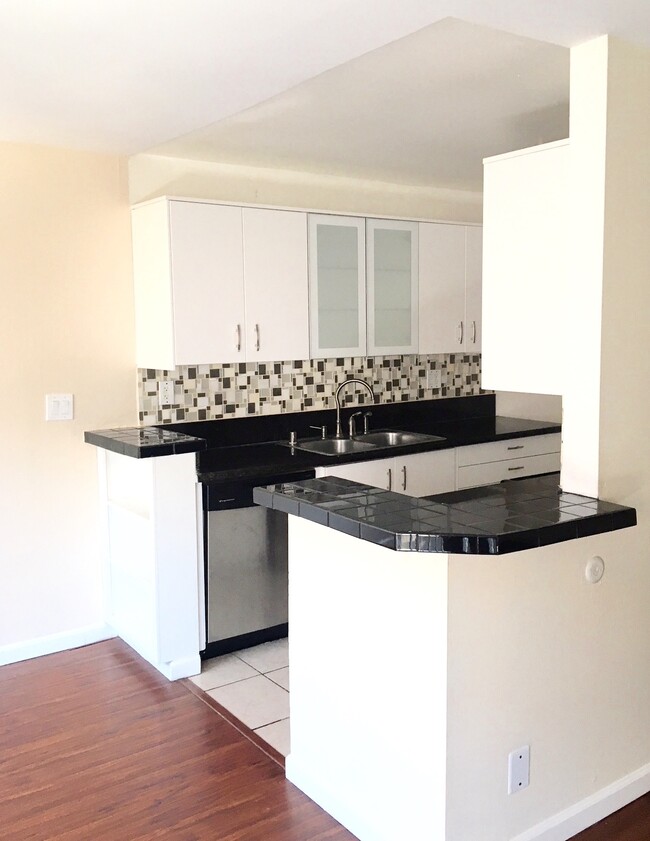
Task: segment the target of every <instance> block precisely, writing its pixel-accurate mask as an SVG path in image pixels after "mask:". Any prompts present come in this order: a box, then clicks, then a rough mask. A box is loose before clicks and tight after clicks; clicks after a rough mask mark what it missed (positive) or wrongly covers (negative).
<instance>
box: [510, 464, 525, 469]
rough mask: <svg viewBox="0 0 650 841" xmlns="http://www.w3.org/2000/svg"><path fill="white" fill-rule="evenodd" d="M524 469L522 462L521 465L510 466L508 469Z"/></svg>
mask: <svg viewBox="0 0 650 841" xmlns="http://www.w3.org/2000/svg"><path fill="white" fill-rule="evenodd" d="M523 469H524V465H523V464H520V465H519V467H509V468H508V470H523Z"/></svg>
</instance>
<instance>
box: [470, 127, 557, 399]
mask: <svg viewBox="0 0 650 841" xmlns="http://www.w3.org/2000/svg"><path fill="white" fill-rule="evenodd" d="M569 155H570V151H569V143H568V141H558V142H556V143H549V144H546V145H544V146H537V147H534V148H532V149H524V150H522V151H519V152H512V153H510V154H507V155H500V156H498V157H496V158H488V159H487V160H486V161H485V162H484V163H485V167H484V171H485V172H484V174H485V177H484V213H483V226H484V227H483V234H484V239H483V356H482V365H481V368H482V386H483V388H490V389H499V390H502V391H521V392H535V393H538V394H562V392H563V390H564V384H563V374H564V371H565V370H566V368H567V365H566V357H567V354H568V349H567V348H568V342H567V337H568V335H569V330H568V325H567V324H565V321H564V318H565V312H566V309H567V308H566V295H567V288H568V286H569V285H570V280H569V277H568V272H569V269H568V266H569V262H570V261H569V259H568V256H569V241H570V237H571V235H572V233H571V232H572V229H573V226H572V224H571V222H572V220H571V219H570V202H569V201H568V200H567V195H568V193H567V190H568V186H567V185H568V184H569V180H570V179H569V176H570V172H569Z"/></svg>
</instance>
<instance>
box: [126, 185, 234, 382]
mask: <svg viewBox="0 0 650 841" xmlns="http://www.w3.org/2000/svg"><path fill="white" fill-rule="evenodd" d="M241 213H242V211H241V208H239V207H225V206H221V205H215V204H204V203H199V202H183V201H167V200H160V201H157V202H151V203H149V204H145V205H141V206H139V207H135V208H134V209H133V211H132V226H133V274H134V284H135V311H136V363H137V365H138V367H141V368H162V369H171V368H175V367H176V366H177V365H194V364H197V365H198V364H205V363H210V362H218V361H221V360H223V361H237V360H243V359H244V358H245V350H244V280H243V259H242V217H241Z"/></svg>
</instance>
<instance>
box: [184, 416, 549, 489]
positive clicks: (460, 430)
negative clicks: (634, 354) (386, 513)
mask: <svg viewBox="0 0 650 841" xmlns="http://www.w3.org/2000/svg"><path fill="white" fill-rule="evenodd" d="M391 428H392V429H400V430H403V431H405V432H424V433H427V434H429V435H439V436H442V437H443V438H444V440H443V441H435V442H426V443H418V444H409V445H408V446H399V447H396V446H393V447H377V448H375V449H373V450H367V451H364V452H361V453H354V454H349V455H343V456H324V455H321V454H317V453H313V452H308V451H305V450H300V449H299V448H297V447H290V446H288V444H286V443H285V442H268V443H260V444H244V445H239V446H232V447H218V448H211V449H208V450H207V451H206V452H204V453H201V454H200V455H199V458H198V475H199V480H200V481H201V482H206V483H210V482H219V481H232V480H236V479H246V478H248V477H250V476H254V477H260V478H263V477H264V476H272V475H273V474H278V473H284V472H291V471H294V470H301V469H309V468H315V467H322V466H327V465H334V464H350V463H352V462H359V461H373V460H375V459H380V458H392V457H393V456H400V455H410V454H412V453H422V452H428V451H430V450H445V449H450V448H452V447H462V446H466V445H468V444H484V443H486V442H489V441H499V440H502V439H508V438H525V437H530V436H531V435H543V434H546V433H552V432H560V430H561V427H560V425H559V424H556V423H549V422H547V421H533V420H526V419H523V418H505V417H498V416H497V417H494V416H493V417H491V418H469V419H466V420H456V421H453V422H448V423H440V422H437V423H436V422H429V423H427V422H424V423H422V422H419V423H415V422H409V421H408V420H407V421H404V422H402V423H399V422H398V423H396V424H393V425H392V427H391ZM373 431H375V430H373Z"/></svg>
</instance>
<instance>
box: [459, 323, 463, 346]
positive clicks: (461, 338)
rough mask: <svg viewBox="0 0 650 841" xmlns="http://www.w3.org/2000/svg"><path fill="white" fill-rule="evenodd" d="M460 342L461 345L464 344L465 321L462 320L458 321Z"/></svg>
mask: <svg viewBox="0 0 650 841" xmlns="http://www.w3.org/2000/svg"><path fill="white" fill-rule="evenodd" d="M458 344H459V345H462V344H463V322H462V321H459V322H458Z"/></svg>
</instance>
